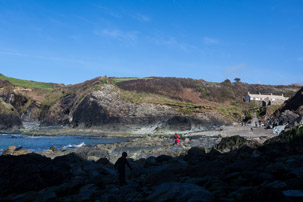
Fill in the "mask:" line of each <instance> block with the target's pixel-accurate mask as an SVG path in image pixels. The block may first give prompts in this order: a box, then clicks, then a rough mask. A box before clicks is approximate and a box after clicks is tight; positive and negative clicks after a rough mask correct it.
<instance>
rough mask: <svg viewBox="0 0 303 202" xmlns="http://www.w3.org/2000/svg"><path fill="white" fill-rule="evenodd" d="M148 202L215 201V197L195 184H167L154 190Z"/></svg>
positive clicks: (147, 199)
mask: <svg viewBox="0 0 303 202" xmlns="http://www.w3.org/2000/svg"><path fill="white" fill-rule="evenodd" d="M146 201H159V202H161V201H163V202H164V201H175V202H183V201H201V202H203V201H205V202H211V201H214V196H213V195H212V194H211V193H210V192H209V191H207V190H206V189H205V188H203V187H200V186H197V185H195V184H188V183H178V182H167V183H164V184H161V185H160V186H157V187H155V188H154V191H153V192H152V194H150V195H149V196H148V197H147V198H146Z"/></svg>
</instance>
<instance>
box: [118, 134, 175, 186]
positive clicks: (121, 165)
mask: <svg viewBox="0 0 303 202" xmlns="http://www.w3.org/2000/svg"><path fill="white" fill-rule="evenodd" d="M174 140H175V144H176V145H179V144H180V137H179V135H178V134H177V133H175V134H174ZM126 157H127V153H126V152H122V156H121V157H120V158H119V159H118V160H117V161H116V163H115V169H117V170H118V173H119V184H120V186H123V185H125V184H127V183H126V181H125V165H127V166H128V168H129V169H130V170H132V167H131V166H130V164H129V162H128V160H127V159H126Z"/></svg>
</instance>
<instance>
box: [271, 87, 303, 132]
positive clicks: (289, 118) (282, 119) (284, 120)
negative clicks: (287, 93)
mask: <svg viewBox="0 0 303 202" xmlns="http://www.w3.org/2000/svg"><path fill="white" fill-rule="evenodd" d="M302 116H303V88H301V89H300V90H299V91H298V92H297V93H296V94H295V95H294V96H293V97H292V98H290V99H289V100H287V101H286V102H285V103H284V104H283V106H282V107H281V108H280V109H278V110H277V111H275V113H274V114H273V115H272V117H271V118H270V119H269V121H268V125H269V126H276V125H285V124H288V125H289V127H292V126H296V125H298V124H303V121H302Z"/></svg>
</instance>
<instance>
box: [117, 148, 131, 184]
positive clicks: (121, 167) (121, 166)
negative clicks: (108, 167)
mask: <svg viewBox="0 0 303 202" xmlns="http://www.w3.org/2000/svg"><path fill="white" fill-rule="evenodd" d="M126 157H127V153H126V152H123V153H122V156H121V157H120V158H119V159H118V160H117V161H116V163H115V169H118V173H119V183H120V186H123V185H125V184H127V183H126V181H125V164H126V165H127V166H128V168H129V169H130V170H132V167H131V166H130V164H129V163H128V161H127V159H126Z"/></svg>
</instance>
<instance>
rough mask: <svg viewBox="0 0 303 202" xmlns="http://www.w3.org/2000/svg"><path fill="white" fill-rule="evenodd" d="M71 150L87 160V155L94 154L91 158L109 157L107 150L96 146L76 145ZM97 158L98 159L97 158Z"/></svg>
mask: <svg viewBox="0 0 303 202" xmlns="http://www.w3.org/2000/svg"><path fill="white" fill-rule="evenodd" d="M73 152H74V153H75V154H76V155H77V156H78V157H79V158H80V159H83V160H88V158H89V156H94V157H91V158H94V159H97V158H107V159H109V154H108V151H105V150H101V149H99V148H97V147H93V148H90V147H78V148H76V149H74V150H73ZM98 160H99V159H98Z"/></svg>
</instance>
